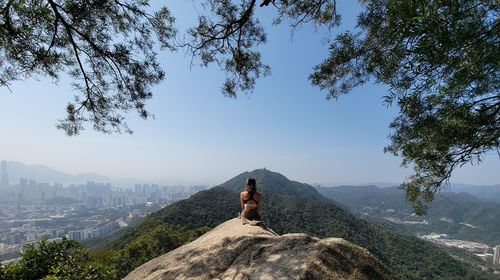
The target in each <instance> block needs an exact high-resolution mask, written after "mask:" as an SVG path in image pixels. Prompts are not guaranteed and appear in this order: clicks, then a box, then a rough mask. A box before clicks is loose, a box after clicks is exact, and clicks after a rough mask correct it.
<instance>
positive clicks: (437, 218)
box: [317, 186, 500, 245]
mask: <svg viewBox="0 0 500 280" xmlns="http://www.w3.org/2000/svg"><path fill="white" fill-rule="evenodd" d="M317 190H318V191H319V192H320V193H321V194H322V195H324V196H325V197H327V198H330V199H334V200H336V201H338V202H340V203H342V204H343V205H345V206H347V207H348V208H349V209H350V210H351V211H352V212H353V213H362V214H363V215H364V216H368V217H370V218H376V219H384V218H385V219H390V218H397V220H396V221H398V220H399V221H414V222H422V221H423V220H425V221H426V223H425V224H404V223H402V222H401V223H399V225H398V227H400V228H401V229H402V230H403V231H405V232H409V233H412V234H429V233H431V232H439V233H446V234H448V235H449V236H450V237H452V238H456V239H463V240H469V241H475V242H482V243H486V244H489V245H496V244H500V220H499V217H500V203H491V202H485V201H483V200H480V199H478V198H476V197H474V196H472V195H470V194H467V193H453V192H445V193H441V194H438V195H437V196H436V198H435V200H434V202H433V203H432V204H431V205H430V206H429V210H428V213H427V215H426V216H423V217H415V216H414V215H412V208H411V207H410V206H409V205H408V203H406V201H405V199H404V192H403V191H402V190H400V189H399V188H397V187H390V188H378V187H376V186H340V187H330V188H325V187H319V188H317Z"/></svg>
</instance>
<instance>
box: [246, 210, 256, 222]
mask: <svg viewBox="0 0 500 280" xmlns="http://www.w3.org/2000/svg"><path fill="white" fill-rule="evenodd" d="M243 217H245V219H247V220H250V221H252V220H253V221H260V214H259V211H257V209H253V210H250V211H243Z"/></svg>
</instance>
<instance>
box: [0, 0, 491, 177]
mask: <svg viewBox="0 0 500 280" xmlns="http://www.w3.org/2000/svg"><path fill="white" fill-rule="evenodd" d="M154 2H155V3H156V1H154ZM158 2H159V1H158ZM172 2H174V4H171V3H172ZM353 2H354V1H352V2H351V1H341V2H339V6H340V8H341V12H342V14H343V18H344V19H343V22H344V25H343V26H342V27H341V28H339V29H336V30H334V34H335V33H336V32H338V31H341V30H345V29H347V28H350V27H352V26H353V24H354V21H355V16H356V14H357V11H356V10H357V9H358V8H357V7H354V6H353V7H347V4H346V3H349V4H351V3H353ZM193 3H195V2H191V1H169V3H168V5H169V7H170V8H171V10H172V12H173V13H174V15H175V16H176V17H177V25H178V27H179V30H180V31H181V32H180V34H182V31H183V30H185V28H186V26H187V25H189V24H190V23H192V22H193V20H194V19H195V18H196V15H197V11H196V9H195V8H194V7H193ZM198 12H200V11H199V10H198ZM273 12H274V11H273V10H272V8H267V9H258V11H257V13H258V14H259V15H262V16H263V17H262V20H263V21H270V20H269V19H270V16H271V15H272V14H273ZM266 18H267V20H266ZM268 27H269V26H268ZM267 31H268V35H269V36H268V38H269V42H268V44H267V45H265V46H263V47H262V54H263V59H264V61H265V62H266V63H268V64H270V66H271V67H272V75H271V76H270V77H267V78H264V79H261V80H259V81H258V83H257V87H256V89H255V91H254V93H253V94H251V95H249V96H245V95H241V96H239V98H237V99H228V98H225V97H223V96H222V95H221V94H220V86H221V83H222V81H223V79H224V76H223V73H222V72H221V71H219V70H218V69H217V68H216V67H212V68H210V69H203V68H200V67H193V68H191V69H190V67H189V61H190V57H188V56H185V54H184V52H183V51H182V50H181V51H179V52H177V53H162V55H161V62H162V64H163V66H164V68H165V70H166V73H167V78H166V80H165V81H164V82H163V83H162V84H161V85H159V86H157V87H155V88H154V98H153V99H152V100H151V101H150V102H149V103H148V109H149V110H150V111H151V112H152V113H153V114H154V115H155V119H154V120H152V119H151V120H147V121H144V120H142V119H139V118H138V117H137V116H136V115H135V114H131V115H130V117H129V118H128V123H129V125H130V127H131V128H132V129H133V130H134V133H135V134H134V135H126V134H124V135H119V134H113V135H103V134H98V133H96V132H94V131H93V130H92V129H91V128H89V129H87V130H85V131H84V132H83V133H82V134H81V135H80V136H77V137H67V136H65V134H64V133H63V132H62V131H59V130H57V129H56V128H55V124H56V123H57V120H58V119H62V118H64V117H65V115H64V113H65V105H66V104H67V102H68V101H70V100H71V99H72V96H73V95H74V91H73V90H72V88H71V87H70V80H69V79H68V78H63V79H61V80H60V81H59V82H58V83H57V84H55V83H53V81H51V80H48V79H45V78H43V77H40V78H39V79H38V80H35V79H31V80H26V81H23V82H17V83H14V84H13V85H12V87H11V89H12V91H13V93H10V92H9V91H8V90H7V89H6V88H0V131H1V134H0V135H1V136H0V137H1V138H0V139H1V142H0V143H1V144H0V159H4V160H16V161H21V162H24V163H27V164H44V165H47V166H50V167H52V168H56V169H59V170H61V171H65V172H69V173H84V172H94V173H99V174H103V175H106V176H109V177H111V178H136V179H140V180H145V181H150V182H162V183H184V184H188V183H208V184H217V183H221V182H223V181H224V180H227V179H229V178H231V177H233V176H235V175H237V174H239V173H241V172H243V171H247V170H253V169H256V168H261V167H266V168H268V169H271V170H273V171H277V172H281V173H283V174H284V175H285V176H287V177H289V178H291V179H294V180H299V181H302V182H306V183H316V182H331V183H339V184H340V183H355V184H361V183H369V182H399V181H402V180H404V179H405V177H406V176H407V175H408V174H409V173H410V171H409V170H404V169H402V168H401V167H399V163H400V159H398V158H396V157H393V156H392V155H389V154H384V153H383V151H382V150H383V147H384V146H385V145H387V144H388V139H387V135H388V134H389V132H390V131H389V129H388V124H389V122H390V121H391V120H392V119H393V117H394V116H395V115H396V113H397V108H396V107H393V108H386V107H385V106H384V105H383V103H382V96H384V95H385V94H386V88H385V87H384V86H381V85H373V84H370V85H367V86H364V87H362V88H358V89H356V90H355V91H354V92H352V93H351V94H350V95H347V96H344V97H342V98H340V99H339V100H338V101H327V100H326V99H325V97H326V92H321V91H320V90H319V89H318V88H315V87H312V86H311V85H310V83H309V82H308V80H307V76H308V75H309V74H310V73H311V71H312V68H313V67H314V66H315V65H316V64H318V63H320V62H321V60H322V59H324V58H325V57H326V55H327V51H328V45H327V44H325V43H324V42H323V43H322V40H321V39H322V38H323V37H324V36H325V34H326V33H325V32H314V31H313V29H311V28H309V27H303V28H302V29H300V30H298V31H296V32H295V33H294V35H293V38H292V36H291V34H290V31H289V29H288V27H287V26H286V24H283V25H282V26H279V27H272V28H268V29H267ZM499 170H500V161H499V160H498V157H497V156H496V155H494V154H492V155H491V156H489V157H487V158H486V160H485V162H484V163H483V164H482V165H481V166H479V167H477V166H473V167H470V166H467V167H464V168H462V169H460V170H458V171H457V172H456V173H455V175H454V177H453V182H462V183H472V184H498V183H500V172H498V171H499Z"/></svg>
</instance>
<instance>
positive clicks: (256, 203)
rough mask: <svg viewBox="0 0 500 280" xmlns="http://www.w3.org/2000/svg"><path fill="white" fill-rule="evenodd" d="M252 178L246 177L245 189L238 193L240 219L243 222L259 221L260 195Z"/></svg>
mask: <svg viewBox="0 0 500 280" xmlns="http://www.w3.org/2000/svg"><path fill="white" fill-rule="evenodd" d="M256 185H257V184H256V181H255V179H254V178H250V177H248V178H247V182H246V185H245V190H244V191H242V192H241V193H240V206H241V210H242V214H241V220H242V222H243V224H246V223H250V224H257V223H260V215H259V209H260V206H261V205H262V195H261V194H260V193H258V192H257V186H256Z"/></svg>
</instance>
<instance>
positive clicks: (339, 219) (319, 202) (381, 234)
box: [115, 169, 489, 279]
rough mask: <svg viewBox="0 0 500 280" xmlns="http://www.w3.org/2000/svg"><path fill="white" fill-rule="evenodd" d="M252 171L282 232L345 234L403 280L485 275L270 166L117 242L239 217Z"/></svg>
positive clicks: (272, 223)
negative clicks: (343, 206) (158, 230)
mask: <svg viewBox="0 0 500 280" xmlns="http://www.w3.org/2000/svg"><path fill="white" fill-rule="evenodd" d="M247 176H252V177H255V178H256V179H257V188H258V191H260V192H261V193H262V194H263V196H264V202H263V208H262V210H261V215H262V218H263V220H264V221H265V223H266V225H268V226H269V227H270V228H272V229H273V230H274V231H276V232H278V233H280V234H282V233H292V232H303V233H306V234H310V235H314V236H318V237H331V236H335V237H342V238H344V239H346V240H348V241H351V242H353V243H355V244H357V245H360V246H362V247H365V248H366V249H368V250H369V251H370V252H371V253H372V254H374V255H375V256H376V257H377V258H378V259H380V260H381V261H382V262H383V263H385V264H386V265H387V266H388V267H389V269H391V270H392V271H393V272H394V273H395V274H396V275H397V276H398V277H399V278H400V279H463V277H464V276H466V275H469V276H471V277H476V278H472V279H481V278H477V277H479V276H477V275H479V274H478V273H479V272H478V270H477V269H476V268H474V267H472V266H470V265H467V264H464V263H461V262H460V261H458V260H456V259H454V258H452V257H450V256H449V255H448V253H446V252H445V251H444V250H441V249H439V248H438V247H436V246H434V245H432V244H431V243H428V242H425V241H422V240H419V239H417V238H415V237H412V236H406V235H401V234H398V233H396V232H394V231H392V230H390V229H387V228H385V227H383V226H382V225H379V224H375V223H371V222H368V221H365V220H362V219H359V218H357V217H355V216H354V215H352V214H350V213H348V212H346V211H344V210H342V209H341V208H340V207H339V206H338V205H336V204H335V203H334V202H333V201H331V200H329V199H327V198H325V197H323V196H321V195H320V194H319V193H318V192H317V191H316V190H315V189H314V188H313V187H311V186H309V185H307V184H302V183H298V182H293V181H289V180H288V179H286V177H284V176H283V175H281V174H279V173H275V172H271V171H269V170H265V169H259V170H255V171H252V172H246V173H243V174H240V175H238V176H237V177H235V178H233V179H231V180H229V181H227V182H226V183H224V184H222V185H220V186H219V187H215V188H212V189H210V190H207V191H202V192H199V193H197V194H195V195H193V196H192V197H191V198H189V199H187V200H184V201H179V202H177V203H175V204H173V205H170V206H167V207H165V208H164V209H162V210H160V211H158V212H156V213H154V214H152V215H150V216H149V217H148V218H147V219H146V220H145V222H144V223H143V224H142V225H139V226H138V227H137V228H135V229H133V230H132V231H131V232H129V233H128V234H127V235H125V237H124V238H122V239H120V240H118V241H117V242H116V243H115V246H116V247H118V248H124V247H126V246H127V243H130V242H133V240H134V237H140V236H141V235H144V234H148V232H151V231H153V230H154V229H155V227H158V226H159V225H162V224H168V225H169V226H173V227H176V228H184V229H185V230H188V229H193V230H194V229H197V228H199V227H201V226H209V227H214V226H216V225H218V224H220V223H222V222H224V221H226V220H228V219H230V218H233V217H235V216H236V214H237V213H238V211H239V197H238V194H239V191H240V190H241V189H242V188H243V184H244V182H245V179H246V177H247ZM120 242H121V244H120ZM484 279H489V278H488V277H487V276H485V278H484Z"/></svg>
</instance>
